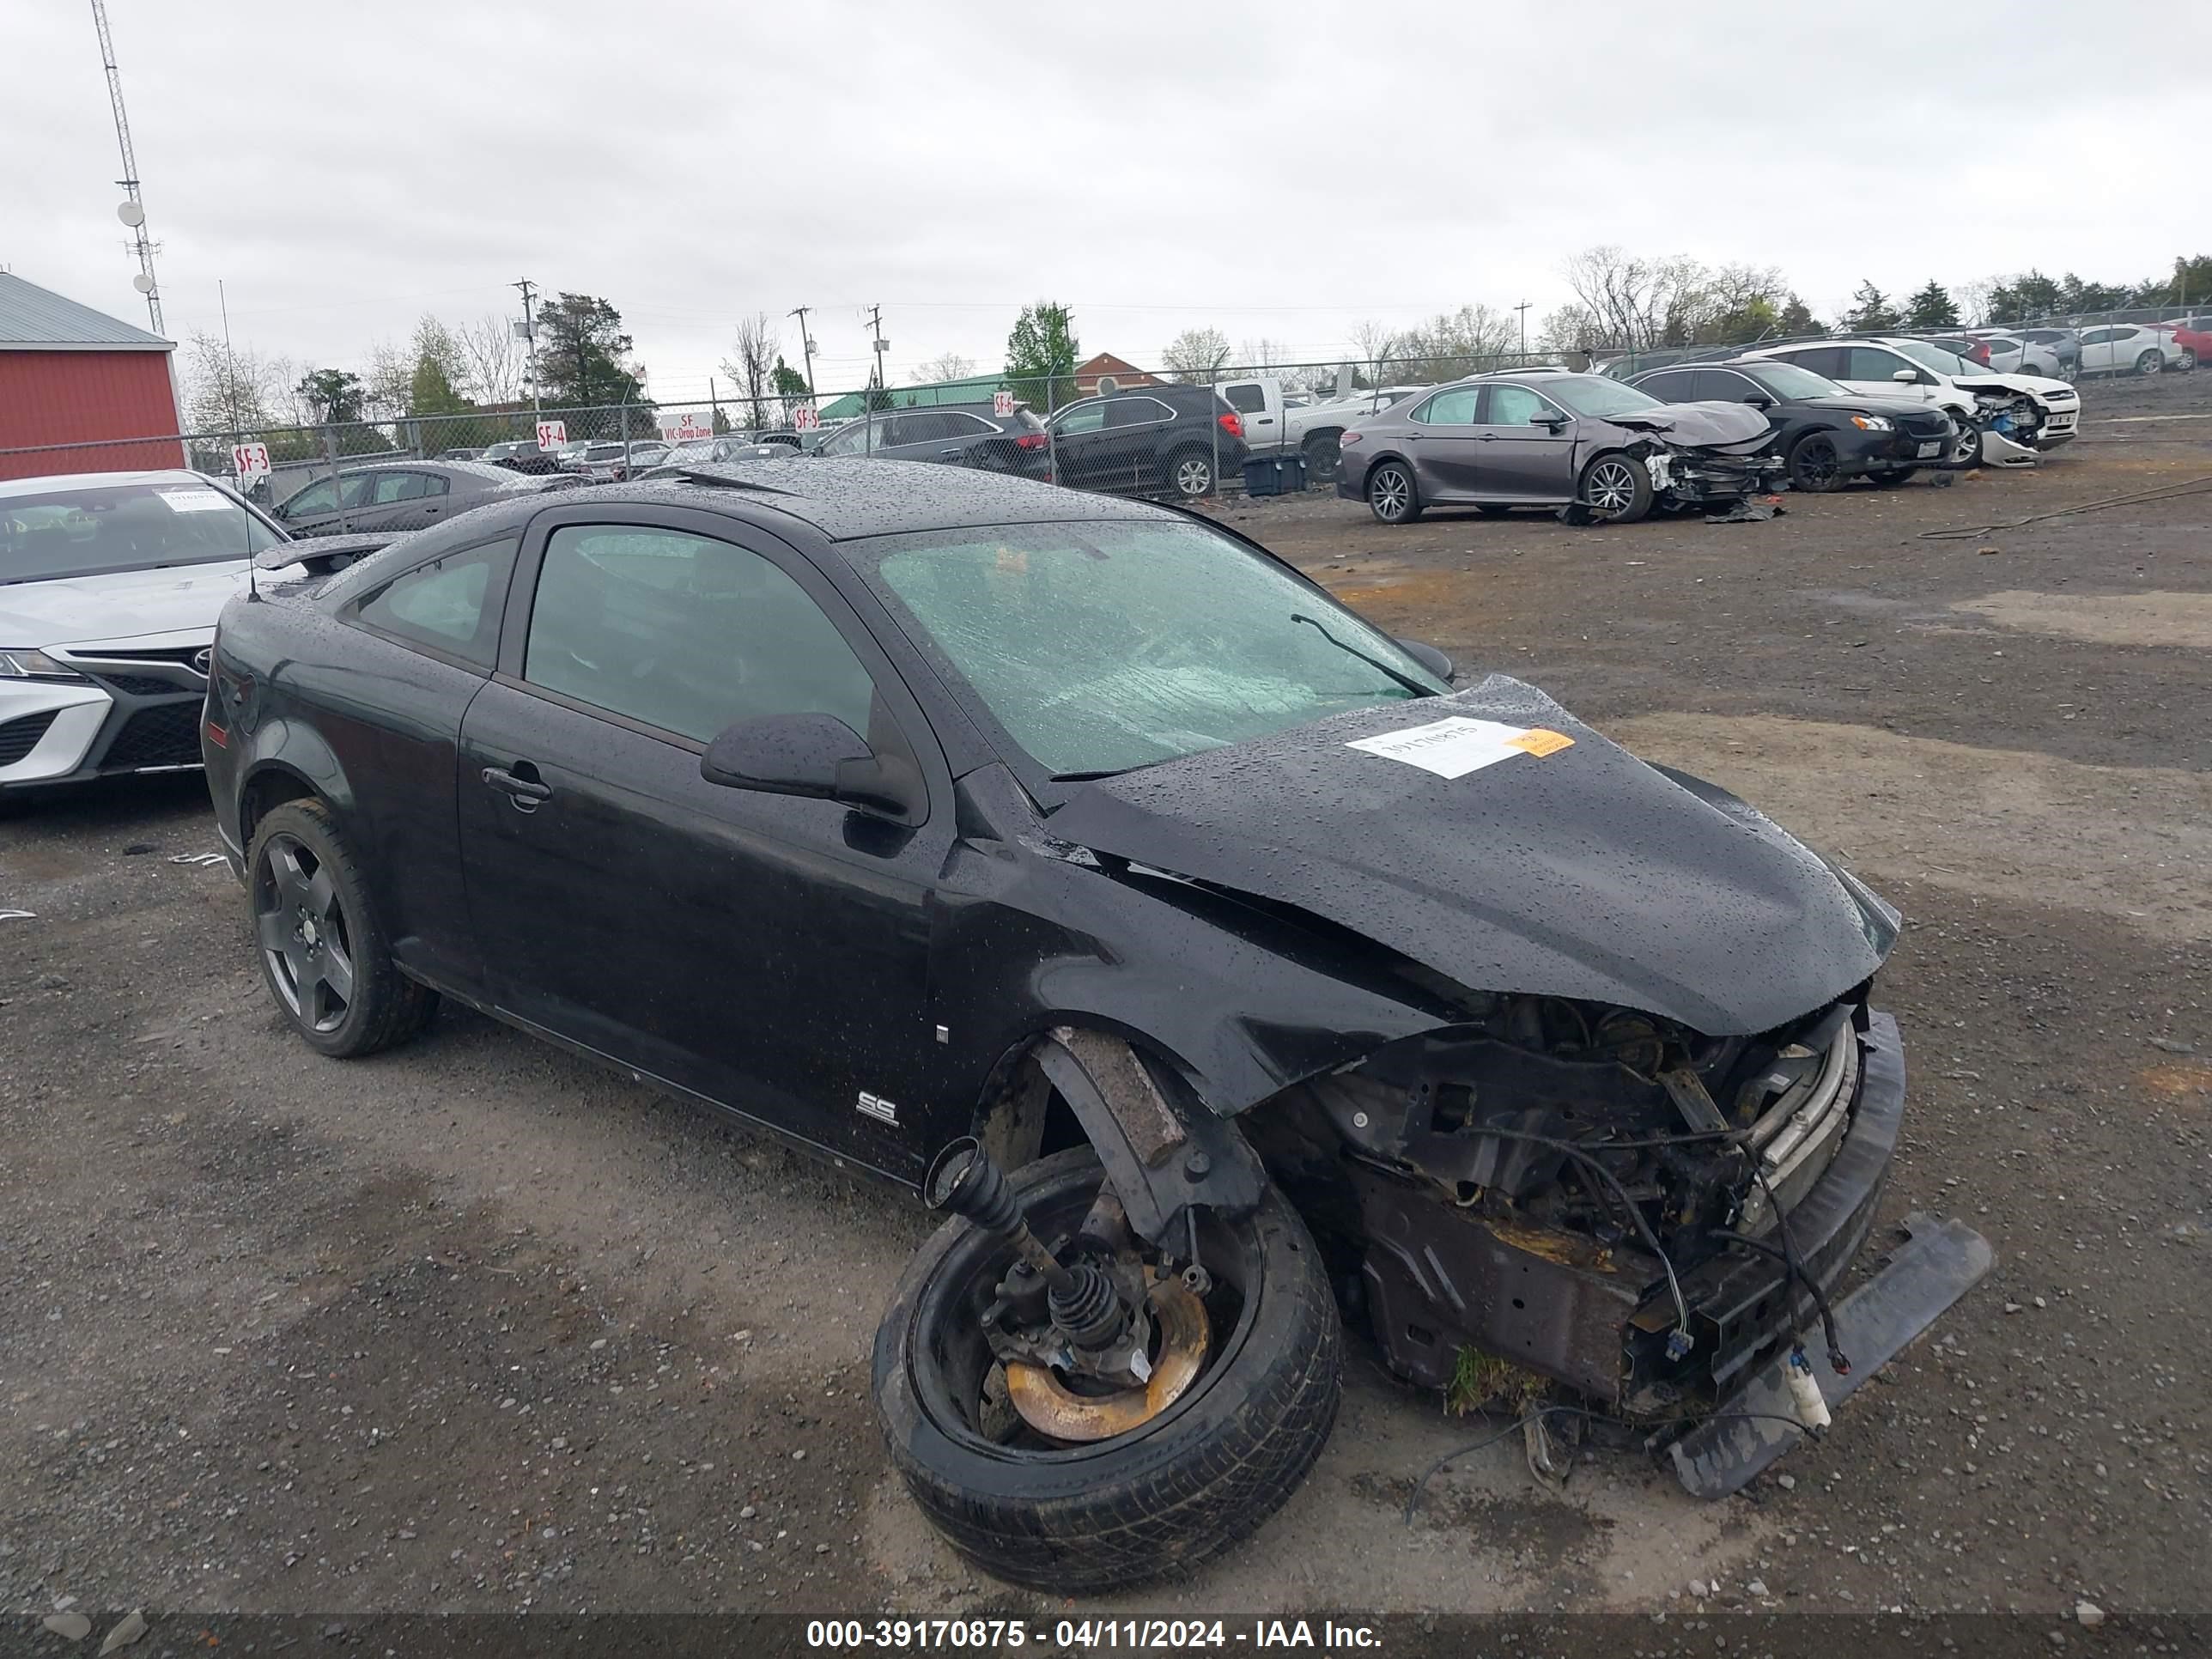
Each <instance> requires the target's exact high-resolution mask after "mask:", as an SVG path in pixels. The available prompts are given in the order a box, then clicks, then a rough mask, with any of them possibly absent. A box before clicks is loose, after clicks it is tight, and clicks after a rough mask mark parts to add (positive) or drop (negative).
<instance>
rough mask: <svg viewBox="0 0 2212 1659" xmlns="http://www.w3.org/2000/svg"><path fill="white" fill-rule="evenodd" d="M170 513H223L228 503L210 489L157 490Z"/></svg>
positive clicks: (228, 505)
mask: <svg viewBox="0 0 2212 1659" xmlns="http://www.w3.org/2000/svg"><path fill="white" fill-rule="evenodd" d="M154 493H155V495H159V496H160V497H161V499H162V500H163V501H167V503H168V505H169V511H170V512H172V513H225V512H228V511H229V509H230V503H229V502H228V501H226V500H224V499H223V498H222V496H221V495H216V493H215V491H213V490H212V489H157V490H155V492H154Z"/></svg>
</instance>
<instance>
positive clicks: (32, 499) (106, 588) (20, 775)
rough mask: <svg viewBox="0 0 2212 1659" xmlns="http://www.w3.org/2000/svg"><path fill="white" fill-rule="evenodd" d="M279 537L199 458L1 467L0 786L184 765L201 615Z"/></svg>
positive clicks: (194, 743) (204, 649)
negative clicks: (177, 464)
mask: <svg viewBox="0 0 2212 1659" xmlns="http://www.w3.org/2000/svg"><path fill="white" fill-rule="evenodd" d="M289 540H290V538H289V537H288V536H286V535H285V533H284V532H283V530H281V529H279V528H278V527H277V526H276V525H275V524H273V523H271V522H270V520H267V519H265V518H264V517H263V516H262V515H261V513H259V512H258V511H257V510H256V509H255V508H253V507H249V506H247V505H246V502H244V501H240V499H239V498H238V497H237V496H236V495H233V494H232V493H231V492H230V491H229V490H228V489H223V488H222V486H220V485H218V484H216V483H215V482H214V481H213V480H211V479H210V478H208V477H204V476H203V475H202V474H200V473H197V472H185V471H175V472H87V473H80V474H77V475H76V476H73V477H46V478H15V479H10V480H8V481H5V482H0V799H4V798H6V797H9V796H13V795H17V794H20V793H27V792H28V791H29V790H31V789H33V788H35V787H44V786H47V785H51V784H56V783H69V782H75V781H77V780H80V779H84V778H92V777H98V776H102V775H106V774H110V773H118V772H167V771H180V770H183V769H187V768H195V767H197V766H198V765H199V763H200V737H199V724H200V722H199V715H200V707H201V704H202V702H204V699H205V696H206V692H207V677H206V671H207V663H208V647H209V644H210V641H212V640H213V639H214V637H215V623H216V615H217V613H219V612H220V611H222V607H223V605H224V604H225V602H226V601H228V599H231V598H232V597H233V596H234V594H236V593H238V592H240V590H241V589H243V588H244V586H246V569H247V567H248V564H249V562H251V560H252V556H253V555H255V554H256V553H258V552H259V551H260V550H263V549H264V548H268V547H274V546H276V545H279V544H283V543H286V542H289ZM349 540H360V541H364V542H368V541H373V540H374V538H349ZM314 550H315V551H316V552H317V553H318V554H320V553H322V552H323V551H325V550H324V549H323V548H322V547H321V546H320V545H318V546H317V547H316V548H315V549H314Z"/></svg>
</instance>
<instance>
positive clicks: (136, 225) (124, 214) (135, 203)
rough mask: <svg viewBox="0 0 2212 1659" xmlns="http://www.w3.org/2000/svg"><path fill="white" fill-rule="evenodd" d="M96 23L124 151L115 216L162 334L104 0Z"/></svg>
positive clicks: (95, 8) (96, 7)
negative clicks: (125, 229)
mask: <svg viewBox="0 0 2212 1659" xmlns="http://www.w3.org/2000/svg"><path fill="white" fill-rule="evenodd" d="M92 26H93V27H94V28H95V29H97V30H99V31H100V64H102V66H103V67H105V68H106V70H107V101H108V102H109V103H111V104H112V105H113V106H115V143H116V145H117V147H118V149H121V150H122V152H123V176H122V177H121V178H120V179H117V180H116V181H115V182H116V183H117V184H118V185H122V186H123V202H122V204H121V205H120V206H119V207H118V208H117V209H116V210H115V216H116V217H117V218H118V219H120V220H122V221H123V222H124V223H125V224H126V225H128V226H130V227H131V234H132V236H134V237H135V238H136V239H137V241H136V243H135V248H136V252H137V255H138V274H137V276H133V277H132V278H131V287H133V288H135V289H137V290H138V291H139V292H140V293H141V294H143V295H145V296H146V315H147V316H148V317H149V318H150V319H152V320H153V324H154V332H155V333H156V334H160V333H161V332H162V329H161V287H160V285H159V284H158V283H155V280H154V244H153V243H152V242H150V241H149V240H147V237H146V209H145V205H144V204H143V203H141V202H140V201H139V199H138V160H137V157H136V156H134V155H132V154H131V118H130V117H129V116H127V115H125V113H124V112H123V76H122V74H121V72H120V71H119V70H117V69H116V67H115V40H114V38H113V37H112V35H110V34H109V33H108V32H107V8H106V5H104V4H103V3H101V0H92Z"/></svg>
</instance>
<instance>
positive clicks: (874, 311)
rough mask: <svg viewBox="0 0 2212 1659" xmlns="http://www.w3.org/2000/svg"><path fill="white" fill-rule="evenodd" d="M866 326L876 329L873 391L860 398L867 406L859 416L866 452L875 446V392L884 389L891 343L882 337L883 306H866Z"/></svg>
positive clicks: (887, 399) (888, 400)
mask: <svg viewBox="0 0 2212 1659" xmlns="http://www.w3.org/2000/svg"><path fill="white" fill-rule="evenodd" d="M868 326H869V327H870V328H872V329H873V330H875V331H876V374H875V386H874V391H873V392H870V394H869V395H868V396H867V397H866V398H863V399H862V400H861V401H862V402H864V403H866V404H867V407H866V409H865V410H861V412H860V418H861V419H862V420H864V421H866V422H867V423H868V424H867V428H866V432H865V433H864V434H863V438H864V439H865V441H866V449H864V451H863V453H866V450H867V449H872V448H874V447H875V437H876V398H875V392H881V391H883V389H884V352H886V351H888V350H889V349H890V341H889V340H886V339H885V338H884V308H883V307H881V306H870V307H868ZM884 402H885V403H886V404H888V403H889V402H890V398H884Z"/></svg>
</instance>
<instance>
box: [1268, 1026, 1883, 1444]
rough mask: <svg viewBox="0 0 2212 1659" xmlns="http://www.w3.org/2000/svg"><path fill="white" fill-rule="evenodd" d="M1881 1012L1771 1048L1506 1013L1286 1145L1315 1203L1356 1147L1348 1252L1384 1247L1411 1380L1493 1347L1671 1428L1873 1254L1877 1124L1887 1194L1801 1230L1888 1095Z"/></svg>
mask: <svg viewBox="0 0 2212 1659" xmlns="http://www.w3.org/2000/svg"><path fill="white" fill-rule="evenodd" d="M1861 996H1862V993H1854V994H1852V995H1851V996H1850V997H1847V998H1845V999H1844V1000H1838V1002H1835V1003H1833V1004H1832V1005H1829V1006H1826V1007H1823V1008H1820V1009H1817V1010H1815V1011H1814V1012H1810V1013H1808V1014H1807V1015H1805V1016H1804V1017H1803V1018H1800V1019H1797V1020H1794V1021H1791V1022H1790V1023H1789V1024H1786V1025H1784V1026H1783V1027H1781V1028H1779V1029H1778V1030H1771V1031H1768V1032H1765V1033H1764V1034H1762V1035H1760V1036H1754V1037H1706V1036H1700V1035H1699V1034H1697V1033H1695V1032H1692V1031H1691V1030H1686V1028H1684V1027H1682V1026H1680V1025H1678V1024H1674V1023H1672V1022H1669V1021H1666V1020H1663V1019H1659V1018H1655V1017H1653V1016H1651V1015H1648V1014H1644V1013H1640V1012H1635V1011H1632V1010H1629V1009H1624V1008H1607V1007H1603V1006H1594V1005H1590V1004H1587V1003H1581V1002H1576V1001H1571V1000H1566V999H1563V998H1539V997H1530V996H1522V997H1509V998H1499V999H1497V1000H1495V1003H1494V1006H1492V1008H1491V1010H1490V1011H1489V1012H1488V1013H1486V1015H1485V1016H1484V1017H1483V1018H1481V1019H1480V1020H1479V1021H1478V1022H1477V1023H1474V1024H1468V1025H1464V1026H1458V1027H1454V1028H1452V1029H1450V1030H1448V1031H1443V1032H1439V1033H1436V1034H1433V1035H1431V1036H1424V1037H1419V1038H1415V1039H1412V1040H1409V1041H1406V1042H1397V1043H1394V1044H1391V1045H1389V1047H1388V1048H1384V1049H1383V1050H1381V1051H1379V1052H1377V1053H1376V1054H1374V1055H1372V1056H1370V1058H1368V1059H1367V1060H1364V1061H1363V1062H1361V1063H1360V1064H1359V1065H1358V1066H1354V1067H1352V1068H1350V1069H1347V1070H1345V1071H1341V1072H1339V1073H1335V1074H1334V1075H1333V1076H1330V1077H1328V1078H1325V1079H1320V1080H1318V1081H1317V1082H1316V1083H1315V1084H1313V1085H1310V1086H1309V1087H1308V1088H1307V1089H1306V1090H1305V1091H1303V1098H1302V1102H1301V1105H1300V1108H1299V1109H1298V1110H1297V1111H1293V1112H1292V1113H1290V1114H1287V1115H1286V1117H1287V1118H1288V1119H1289V1120H1291V1121H1284V1122H1282V1123H1280V1124H1279V1125H1278V1126H1277V1127H1276V1128H1275V1130H1274V1133H1273V1136H1271V1137H1270V1139H1271V1140H1272V1142H1273V1144H1272V1145H1266V1146H1264V1150H1265V1151H1266V1152H1267V1153H1268V1154H1269V1158H1270V1163H1271V1164H1274V1165H1279V1167H1278V1169H1277V1173H1278V1177H1279V1179H1283V1180H1285V1182H1286V1184H1289V1183H1293V1182H1298V1181H1299V1180H1300V1178H1301V1176H1300V1173H1299V1171H1300V1170H1303V1171H1304V1177H1305V1179H1306V1180H1307V1182H1309V1183H1310V1182H1312V1181H1314V1180H1315V1179H1316V1178H1317V1177H1318V1176H1319V1175H1320V1172H1321V1168H1322V1165H1321V1163H1320V1161H1319V1160H1320V1159H1321V1158H1322V1157H1324V1156H1325V1153H1324V1152H1323V1148H1325V1147H1327V1146H1332V1145H1333V1146H1335V1147H1336V1148H1337V1149H1338V1150H1339V1153H1340V1157H1341V1159H1342V1167H1343V1170H1344V1173H1345V1175H1346V1176H1347V1177H1348V1182H1349V1188H1350V1194H1351V1198H1352V1201H1353V1202H1354V1203H1355V1204H1356V1206H1357V1212H1358V1213H1357V1215H1356V1216H1354V1215H1352V1214H1349V1213H1346V1214H1343V1215H1342V1217H1341V1221H1342V1225H1343V1226H1344V1228H1345V1236H1346V1237H1360V1238H1364V1249H1363V1251H1362V1255H1361V1259H1360V1261H1359V1266H1358V1273H1359V1276H1360V1279H1361V1281H1362V1289H1363V1292H1364V1297H1365V1299H1366V1301H1367V1303H1368V1306H1369V1312H1370V1317H1371V1320H1372V1322H1373V1324H1374V1327H1375V1330H1376V1336H1377V1338H1378V1340H1380V1341H1381V1343H1382V1345H1383V1349H1384V1351H1385V1352H1386V1354H1387V1356H1388V1358H1389V1362H1390V1364H1391V1365H1392V1367H1393V1368H1394V1369H1395V1370H1398V1371H1399V1372H1400V1373H1401V1374H1402V1375H1403V1376H1406V1377H1407V1378H1408V1379H1410V1380H1412V1381H1413V1382H1416V1383H1422V1384H1425V1385H1429V1386H1434V1387H1438V1388H1442V1387H1445V1386H1447V1385H1448V1384H1449V1382H1450V1380H1451V1377H1452V1374H1453V1371H1454V1368H1455V1364H1456V1363H1457V1361H1458V1357H1459V1352H1460V1350H1461V1349H1462V1347H1472V1348H1474V1349H1476V1350H1478V1351H1479V1352H1481V1353H1483V1354H1485V1355H1488V1356H1492V1357H1494V1358H1498V1359H1501V1360H1504V1361H1505V1362H1508V1363H1509V1364H1512V1365H1515V1366H1518V1367H1522V1368H1524V1369H1526V1370H1532V1371H1535V1372H1537V1373H1540V1374H1541V1375H1543V1376H1547V1377H1550V1378H1553V1379H1555V1380H1557V1381H1559V1382H1561V1383H1566V1384H1567V1385H1568V1386H1570V1387H1571V1388H1573V1389H1576V1390H1577V1391H1578V1392H1580V1393H1582V1394H1583V1395H1589V1396H1591V1397H1593V1398H1595V1399H1596V1400H1598V1401H1601V1402H1603V1403H1604V1404H1605V1405H1607V1407H1610V1408H1612V1409H1613V1410H1615V1411H1617V1412H1620V1413H1622V1414H1623V1415H1625V1416H1627V1417H1630V1418H1632V1419H1637V1418H1643V1419H1652V1418H1657V1417H1662V1416H1666V1417H1673V1416H1675V1415H1677V1414H1679V1413H1680V1412H1681V1411H1682V1410H1683V1409H1684V1408H1685V1407H1695V1406H1696V1405H1698V1404H1699V1402H1701V1401H1707V1402H1709V1401H1711V1400H1713V1399H1715V1398H1716V1397H1717V1395H1720V1394H1722V1393H1724V1392H1725V1390H1726V1388H1727V1385H1728V1383H1729V1381H1730V1379H1732V1378H1733V1377H1735V1376H1736V1375H1738V1374H1739V1373H1740V1372H1741V1370H1742V1369H1743V1368H1744V1367H1745V1366H1746V1365H1747V1364H1749V1363H1751V1362H1752V1361H1753V1360H1754V1359H1756V1358H1761V1357H1765V1356H1767V1355H1769V1354H1771V1352H1772V1351H1773V1349H1774V1347H1775V1346H1776V1344H1777V1342H1778V1341H1779V1340H1786V1338H1787V1337H1788V1335H1789V1334H1790V1332H1791V1331H1793V1330H1794V1329H1795V1328H1796V1321H1797V1320H1798V1319H1799V1318H1800V1316H1802V1315H1803V1314H1806V1313H1808V1312H1809V1311H1810V1310H1812V1309H1813V1308H1814V1307H1816V1306H1817V1307H1818V1308H1819V1309H1820V1310H1825V1308H1826V1302H1825V1295H1824V1292H1825V1285H1826V1282H1828V1281H1829V1280H1832V1278H1833V1277H1834V1276H1835V1275H1836V1274H1837V1273H1839V1272H1840V1271H1841V1268H1842V1266H1843V1264H1844V1261H1847V1260H1848V1259H1849V1256H1850V1253H1851V1251H1852V1250H1854V1249H1856V1248H1857V1243H1858V1242H1859V1239H1860V1238H1862V1237H1863V1235H1864V1231H1865V1224H1866V1221H1867V1220H1868V1219H1869V1218H1870V1212H1871V1208H1872V1205H1873V1201H1874V1200H1875V1197H1876V1196H1877V1195H1878V1194H1879V1190H1880V1185H1881V1165H1882V1164H1886V1162H1887V1152H1888V1148H1889V1146H1890V1144H1891V1140H1892V1139H1893V1137H1892V1136H1890V1135H1887V1134H1881V1133H1878V1130H1879V1127H1880V1126H1878V1125H1875V1124H1873V1123H1871V1122H1870V1123H1869V1125H1868V1126H1867V1127H1869V1129H1870V1130H1875V1131H1877V1133H1875V1135H1874V1139H1875V1141H1876V1142H1878V1150H1879V1160H1878V1161H1872V1162H1869V1168H1868V1170H1866V1172H1865V1173H1866V1176H1867V1178H1866V1179H1865V1180H1864V1181H1863V1182H1856V1181H1852V1182H1843V1183H1841V1184H1842V1185H1844V1186H1848V1187H1849V1188H1850V1190H1849V1191H1832V1192H1829V1193H1826V1194H1824V1196H1825V1197H1826V1198H1827V1199H1828V1200H1830V1201H1829V1202H1827V1203H1826V1204H1824V1205H1823V1206H1821V1213H1820V1216H1819V1218H1817V1219H1814V1220H1812V1221H1811V1222H1810V1224H1809V1225H1796V1226H1790V1225H1788V1223H1787V1221H1786V1220H1785V1218H1792V1217H1795V1216H1796V1214H1797V1213H1798V1208H1799V1206H1800V1205H1801V1204H1802V1203H1803V1202H1804V1201H1805V1200H1806V1199H1807V1196H1808V1194H1810V1193H1811V1192H1812V1191H1813V1189H1814V1188H1815V1186H1816V1185H1817V1184H1819V1183H1820V1182H1821V1179H1822V1177H1823V1176H1826V1175H1827V1174H1829V1173H1830V1171H1831V1170H1832V1169H1834V1168H1835V1167H1836V1166H1837V1163H1838V1153H1839V1152H1840V1151H1841V1149H1842V1148H1843V1147H1844V1143H1845V1140H1846V1137H1847V1135H1848V1134H1849V1133H1850V1131H1851V1129H1852V1127H1853V1126H1854V1123H1855V1121H1857V1119H1858V1118H1859V1116H1860V1115H1861V1111H1862V1106H1863V1103H1865V1102H1866V1101H1867V1099H1868V1091H1867V1090H1866V1089H1865V1087H1864V1084H1865V1071H1866V1062H1867V1051H1866V1046H1865V1045H1866V1042H1867V1033H1868V1030H1869V1015H1868V1012H1867V1010H1866V1008H1865V1006H1864V1004H1863V1000H1861ZM1873 1018H1874V1019H1875V1020H1877V1021H1879V1022H1880V1023H1881V1025H1882V1026H1884V1027H1887V1025H1888V1022H1887V1019H1886V1018H1884V1017H1881V1016H1875V1017H1873ZM1892 1029H1893V1028H1892ZM1898 1084H1899V1088H1898V1091H1897V1092H1898V1094H1899V1096H1901V1093H1902V1073H1901V1070H1900V1071H1899V1073H1898ZM1300 1112H1303V1115H1304V1120H1305V1121H1296V1120H1297V1117H1298V1115H1299V1114H1300ZM1316 1119H1319V1120H1325V1121H1315V1120H1316ZM1256 1129H1257V1126H1256V1125H1255V1131H1256ZM1294 1143H1303V1144H1294ZM1873 1150H1875V1148H1872V1147H1870V1148H1869V1151H1873ZM1834 1184H1837V1183H1832V1185H1834ZM1339 1201H1340V1203H1341V1201H1342V1200H1341V1199H1340V1200H1339ZM1838 1205H1840V1206H1841V1207H1840V1210H1839V1209H1838ZM1309 1213H1311V1211H1310V1212H1309ZM1838 1223H1840V1224H1841V1225H1838ZM1816 1279H1820V1281H1821V1283H1820V1285H1819V1286H1818V1287H1816V1285H1815V1283H1814V1281H1815V1280H1816Z"/></svg>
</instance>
